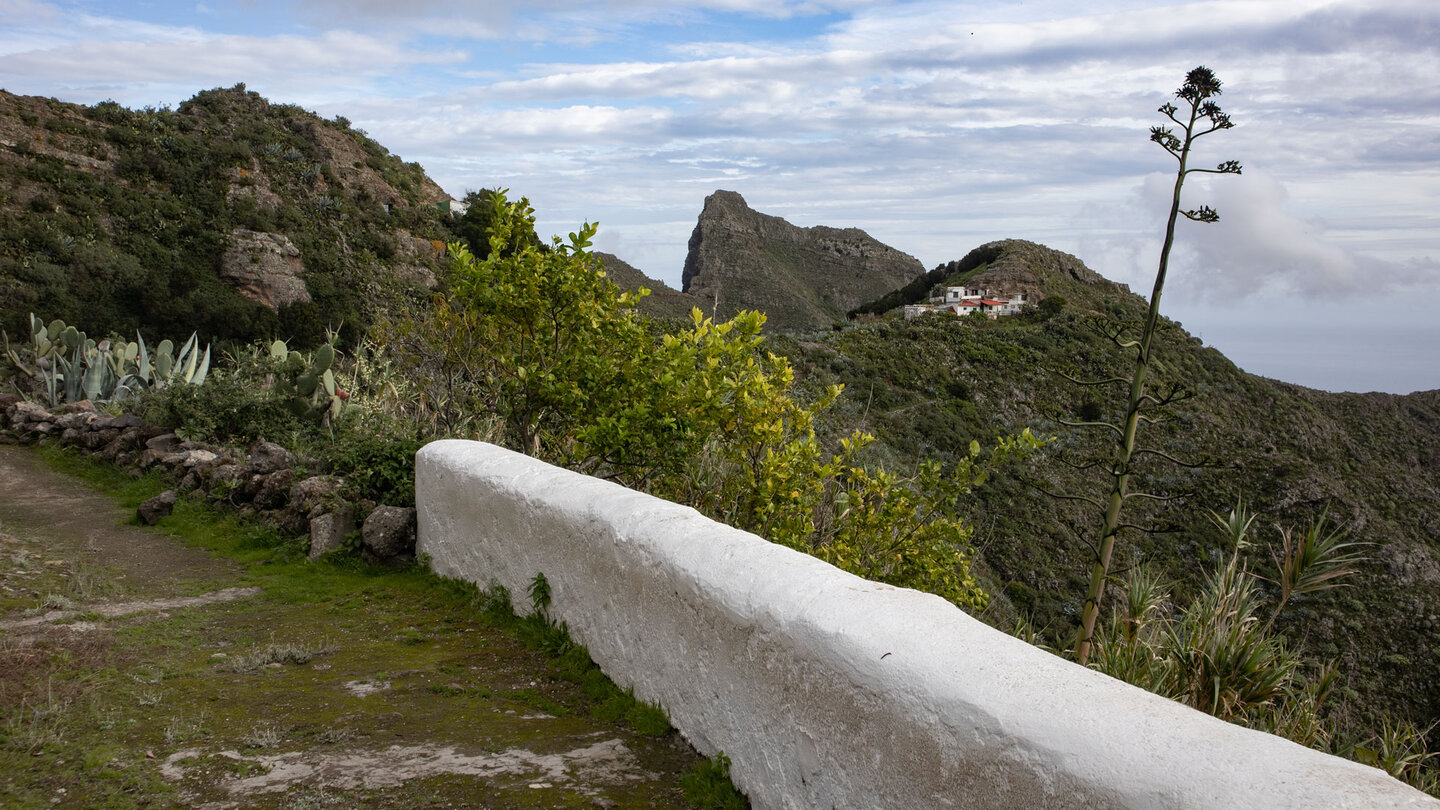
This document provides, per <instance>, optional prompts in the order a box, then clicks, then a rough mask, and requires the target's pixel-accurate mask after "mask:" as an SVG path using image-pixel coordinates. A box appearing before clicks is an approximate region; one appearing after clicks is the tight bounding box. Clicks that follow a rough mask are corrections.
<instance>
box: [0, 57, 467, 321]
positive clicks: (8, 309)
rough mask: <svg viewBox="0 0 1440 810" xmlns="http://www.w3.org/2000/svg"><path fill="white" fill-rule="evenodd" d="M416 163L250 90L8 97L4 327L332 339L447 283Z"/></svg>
mask: <svg viewBox="0 0 1440 810" xmlns="http://www.w3.org/2000/svg"><path fill="white" fill-rule="evenodd" d="M449 199H450V197H449V195H447V194H446V193H445V192H444V190H442V189H441V188H440V186H438V185H437V184H436V183H435V182H434V181H433V180H431V179H430V178H428V177H426V176H425V173H424V171H423V170H422V169H421V168H420V166H419V165H417V164H414V163H405V162H403V161H401V160H400V159H399V158H397V157H396V156H394V155H392V154H390V153H389V151H388V150H386V149H385V148H384V147H382V146H381V145H380V144H378V143H376V142H375V141H374V140H372V139H371V138H369V137H368V136H366V135H365V134H364V133H363V132H361V131H359V130H356V129H353V128H351V126H350V123H349V122H348V121H346V120H345V119H343V118H338V117H337V118H336V119H334V120H329V121H327V120H324V119H322V118H320V117H318V116H317V115H315V114H314V113H312V112H309V111H307V110H304V109H302V108H300V107H296V106H294V105H289V104H276V103H272V102H270V101H267V100H266V99H264V98H262V97H261V96H260V95H259V94H257V93H253V92H249V91H247V90H246V89H245V87H244V85H236V86H235V87H232V88H225V89H215V90H207V91H204V92H201V93H198V94H197V95H195V97H193V98H191V99H189V100H188V101H185V102H183V103H181V104H180V105H179V106H178V107H176V108H175V109H173V110H172V109H168V108H162V109H146V110H129V109H126V108H124V107H121V106H120V105H119V104H116V103H114V102H102V103H100V104H96V105H93V106H88V107H86V106H81V105H76V104H66V103H63V102H60V101H57V100H55V99H49V98H39V97H32V96H18V95H14V94H11V93H7V92H4V91H0V326H3V327H4V328H5V329H6V330H7V331H9V332H10V333H11V334H12V335H13V334H15V333H17V332H21V331H22V330H23V329H24V328H25V325H26V324H28V316H29V313H31V312H34V313H35V314H37V315H39V316H40V317H42V318H45V319H50V318H56V317H58V318H62V319H64V320H65V321H67V322H69V323H75V324H77V325H78V326H79V327H80V328H82V329H86V330H88V331H89V332H90V333H91V334H105V333H108V332H120V333H126V334H128V333H133V332H134V331H135V330H136V329H137V328H138V327H141V326H144V327H145V329H146V330H147V334H156V333H159V334H163V335H178V334H185V333H189V332H190V331H191V330H194V329H198V330H199V332H200V333H201V335H202V336H203V337H208V338H219V339H233V340H250V339H253V338H257V337H262V336H281V337H286V338H289V339H291V340H292V341H294V342H297V344H298V345H305V344H313V343H315V342H316V341H318V340H319V339H320V338H321V336H322V334H323V331H324V329H325V327H327V326H340V327H341V328H342V330H345V331H349V332H350V333H351V334H352V335H353V334H358V331H359V330H360V329H363V327H364V326H365V325H366V324H367V323H368V322H369V321H371V320H373V318H375V317H376V316H377V315H379V314H380V313H382V312H384V311H385V310H386V308H387V307H389V306H390V305H392V304H394V303H397V302H400V301H403V300H406V299H414V298H415V297H418V296H423V295H424V294H425V293H426V291H427V290H428V288H430V287H432V286H433V285H434V284H435V283H436V274H437V272H439V271H440V270H441V266H442V261H443V246H444V242H445V241H446V240H449V239H453V238H454V235H453V230H452V228H451V227H450V222H449V218H448V216H447V214H446V213H445V212H444V211H442V210H441V208H440V206H441V205H442V204H444V203H446V202H447V201H448V200H449Z"/></svg>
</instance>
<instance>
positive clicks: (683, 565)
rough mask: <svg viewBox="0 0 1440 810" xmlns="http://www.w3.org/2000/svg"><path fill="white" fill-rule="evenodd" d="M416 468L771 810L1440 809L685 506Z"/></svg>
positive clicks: (492, 556)
mask: <svg viewBox="0 0 1440 810" xmlns="http://www.w3.org/2000/svg"><path fill="white" fill-rule="evenodd" d="M415 478H416V480H415V490H416V501H417V505H418V506H419V532H420V534H419V551H420V552H421V553H423V554H427V555H429V557H430V560H431V565H432V566H433V568H434V569H435V570H436V571H437V572H438V573H440V574H443V575H446V576H451V577H458V578H462V579H466V580H469V581H472V582H475V583H477V584H478V585H480V586H482V587H484V586H487V585H489V584H492V583H498V584H501V585H504V586H505V587H506V588H508V589H509V590H510V593H511V595H512V598H513V599H514V600H515V603H516V605H515V606H516V609H517V610H519V611H521V612H524V611H527V610H528V609H529V604H528V600H527V597H526V590H527V588H528V587H529V585H530V583H531V581H532V580H533V578H534V577H535V575H536V574H537V573H543V574H544V575H545V577H546V578H547V579H548V580H549V582H550V586H551V591H552V599H553V602H552V605H551V608H550V610H551V613H552V615H553V616H555V617H556V618H558V619H560V620H563V621H565V622H566V623H567V624H568V625H569V627H570V632H571V634H572V636H573V637H574V638H575V639H576V640H578V641H579V642H581V643H583V644H585V645H586V646H587V647H589V649H590V654H591V655H592V657H594V659H595V661H596V663H598V664H599V665H600V666H601V667H602V668H603V669H604V670H605V672H606V673H608V674H609V675H610V676H611V677H612V678H614V679H615V680H616V681H617V682H619V683H620V684H622V685H633V686H634V688H635V694H636V695H637V696H638V697H641V698H643V699H645V700H650V701H657V702H659V703H660V704H661V705H663V706H664V707H665V709H666V710H667V711H668V712H669V713H670V718H671V722H672V723H673V724H674V725H675V727H676V728H677V729H679V730H680V732H681V733H682V734H684V735H685V737H686V738H687V739H689V740H690V741H691V743H693V744H694V745H695V747H696V748H698V749H699V750H700V751H702V752H705V753H707V754H713V753H714V752H716V751H720V750H723V751H724V752H725V753H726V754H727V755H728V756H729V757H730V759H731V762H732V771H731V773H732V778H733V779H734V781H735V784H736V785H737V786H738V787H739V788H740V789H741V790H743V791H745V793H746V794H748V795H749V796H750V799H751V801H752V802H753V803H754V805H755V806H756V807H757V808H772V807H774V808H781V807H783V808H810V807H814V808H882V807H893V808H905V809H906V810H915V808H928V807H1004V808H1008V807H1036V808H1039V807H1046V808H1048V807H1084V808H1106V807H1136V808H1152V807H1196V808H1201V807H1204V808H1236V807H1255V808H1277V807H1305V808H1321V807H1356V808H1359V807H1364V808H1376V807H1412V806H1413V807H1420V806H1428V807H1436V806H1440V803H1437V802H1435V801H1434V800H1432V799H1430V798H1429V797H1427V796H1425V795H1424V794H1422V793H1420V792H1418V791H1415V790H1413V789H1411V788H1409V787H1407V786H1405V785H1403V784H1401V783H1400V782H1397V781H1395V780H1393V779H1391V778H1389V777H1388V776H1386V775H1385V774H1383V773H1381V772H1380V771H1378V770H1375V769H1372V768H1367V767H1364V766H1361V765H1358V764H1355V763H1353V762H1349V761H1346V760H1342V759H1339V758H1336V757H1331V756H1328V755H1325V754H1321V753H1319V752H1316V751H1311V750H1309V749H1306V748H1303V747H1301V746H1298V745H1295V744H1294V743H1291V742H1289V741H1287V740H1283V739H1280V738H1278V737H1273V736H1270V735H1267V734H1261V733H1259V732H1254V731H1249V730H1247V729H1243V728H1240V727H1238V726H1234V725H1230V724H1228V723H1224V722H1222V721H1219V720H1216V719H1214V718H1212V717H1209V716H1207V715H1204V714H1201V713H1200V712H1196V711H1192V710H1190V709H1187V708H1185V707H1183V706H1181V705H1179V704H1176V703H1173V702H1171V701H1168V700H1165V699H1163V698H1160V697H1157V696H1155V695H1152V694H1150V693H1148V692H1145V691H1143V690H1141V689H1137V688H1135V687H1131V686H1129V685H1127V684H1124V683H1121V682H1119V681H1115V680H1113V679H1111V678H1108V677H1105V676H1103V675H1100V674H1098V673H1096V672H1092V671H1090V670H1087V669H1084V668H1082V667H1079V666H1076V665H1074V664H1071V663H1069V662H1067V661H1064V660H1062V659H1060V658H1057V657H1055V656H1053V655H1050V654H1048V653H1045V652H1042V651H1041V650H1038V649H1035V648H1033V647H1031V646H1029V645H1027V644H1025V643H1024V642H1021V641H1019V640H1017V639H1015V638H1013V637H1011V636H1009V635H1006V634H1004V633H1001V632H998V631H996V630H994V629H991V628H989V627H987V626H985V625H983V624H981V623H980V622H978V621H976V620H974V619H972V618H970V617H969V616H967V615H965V614H964V613H963V612H961V611H960V610H958V609H957V608H955V607H954V606H952V605H950V604H949V603H948V602H945V601H944V600H942V599H940V598H939V597H936V596H932V595H929V594H924V593H920V592H917V591H911V590H904V589H899V588H893V587H890V586H887V585H881V584H878V583H875V582H870V581H868V580H863V579H860V578H858V577H855V576H852V575H850V574H847V573H845V572H843V571H840V570H839V569H836V568H834V567H832V566H830V565H828V564H826V563H823V562H820V561H819V560H816V559H814V558H812V557H809V556H806V555H804V554H800V553H798V552H795V551H791V550H790V549H787V548H783V547H781V546H778V545H774V544H772V543H769V542H766V541H765V540H762V539H761V538H759V537H756V536H754V535H751V534H748V533H746V532H742V531H739V530H736V529H732V528H730V527H727V526H724V525H721V524H718V523H715V522H713V521H711V520H708V519H706V518H704V517H702V516H701V515H700V514H699V513H698V512H696V511H694V510H693V509H689V508H687V507H682V506H678V505H676V504H673V503H669V502H667V501H663V500H660V499H657V498H653V497H651V496H648V495H644V494H642V493H638V492H634V491H632V490H628V489H625V488H623V487H620V486H616V485H614V484H611V483H607V482H604V481H600V480H597V479H593V478H589V477H586V476H582V475H579V474H576V473H573V472H570V471H567V470H563V469H560V468H557V467H553V466H550V465H548V464H544V463H542V462H539V461H536V460H534V459H531V458H528V457H526V456H523V455H519V454H517V453H512V452H510V451H508V450H504V449H502V448H499V447H495V446H493V445H487V444H482V443H479V442H465V441H442V442H435V443H433V444H430V445H428V446H426V447H425V448H423V449H422V450H421V451H420V454H419V456H418V457H417V460H416V476H415Z"/></svg>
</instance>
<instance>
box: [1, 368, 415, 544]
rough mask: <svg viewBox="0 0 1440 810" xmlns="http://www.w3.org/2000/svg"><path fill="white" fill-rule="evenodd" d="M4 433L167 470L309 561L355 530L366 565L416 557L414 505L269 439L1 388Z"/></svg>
mask: <svg viewBox="0 0 1440 810" xmlns="http://www.w3.org/2000/svg"><path fill="white" fill-rule="evenodd" d="M0 431H3V432H5V433H8V434H9V435H11V436H13V437H15V438H16V439H17V440H19V441H20V442H22V443H34V442H42V441H53V442H57V443H59V444H61V445H65V446H69V447H73V448H75V449H76V450H78V451H81V452H85V453H88V454H89V455H90V456H91V457H92V458H95V459H97V460H100V461H108V462H111V463H113V464H116V465H117V466H120V467H125V468H128V469H131V470H134V471H136V472H137V474H138V473H140V472H144V471H149V470H159V471H163V473H164V474H166V475H167V476H168V477H169V478H171V479H172V480H173V481H175V488H176V490H179V491H181V492H186V493H190V494H191V496H192V497H203V498H205V499H206V500H207V501H208V502H210V503H211V504H213V505H215V506H223V507H228V508H232V509H235V510H236V511H238V512H240V513H241V514H243V515H247V516H250V517H255V518H257V519H260V520H264V521H266V522H267V523H270V524H272V525H274V526H276V527H277V528H278V529H280V531H281V532H282V533H285V534H289V535H308V537H309V546H308V548H309V555H310V558H311V559H318V558H319V557H321V556H323V555H325V554H327V553H329V552H332V551H336V550H342V546H343V545H344V543H345V539H346V536H347V535H351V534H352V533H356V532H358V533H359V534H360V538H359V539H360V549H359V550H360V553H361V556H362V557H363V558H364V559H365V560H366V561H367V562H374V563H386V564H390V563H398V564H403V563H407V562H410V561H412V560H413V559H414V557H415V554H414V552H415V510H414V508H412V507H398V506H386V505H384V504H380V505H376V504H374V503H370V502H367V501H359V502H356V501H354V500H351V499H350V498H348V497H347V487H346V486H345V480H344V479H343V478H340V477H338V476H335V475H329V474H326V471H325V470H322V469H320V465H318V464H317V463H316V462H315V461H313V460H311V459H304V458H297V457H296V456H295V455H294V454H293V453H291V452H290V451H288V450H286V449H285V448H284V447H281V446H280V445H278V444H275V443H274V442H267V441H258V442H255V443H254V444H252V445H250V447H248V448H245V449H243V450H242V449H240V448H236V447H222V446H218V445H212V444H207V443H205V442H195V441H186V440H184V439H182V438H181V437H179V436H177V435H176V434H175V433H173V432H172V431H170V430H169V429H168V428H165V427H161V426H158V425H151V424H147V423H146V422H145V420H144V419H141V418H140V417H138V416H136V415H134V414H129V413H126V414H119V415H114V414H108V413H101V412H100V411H98V410H96V408H95V406H94V404H93V403H91V402H90V401H89V400H82V401H80V402H74V403H67V404H64V405H60V406H58V407H56V408H53V409H46V408H44V407H42V406H40V405H37V404H35V403H33V402H28V401H25V400H23V399H21V398H20V397H18V396H15V395H13V394H0ZM176 499H177V493H176V492H175V491H167V492H166V493H164V494H163V495H161V496H157V497H156V498H153V499H151V500H150V501H146V502H145V503H144V504H141V506H140V510H139V515H140V519H141V520H142V521H143V522H145V523H146V524H147V525H154V524H155V523H156V522H157V521H159V520H161V519H163V518H164V517H165V516H166V515H169V514H170V510H171V509H173V508H174V506H175V502H176Z"/></svg>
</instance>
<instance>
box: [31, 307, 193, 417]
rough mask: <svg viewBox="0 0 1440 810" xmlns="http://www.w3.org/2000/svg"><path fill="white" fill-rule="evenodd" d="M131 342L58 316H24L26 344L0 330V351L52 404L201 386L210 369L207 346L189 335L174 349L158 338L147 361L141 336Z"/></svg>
mask: <svg viewBox="0 0 1440 810" xmlns="http://www.w3.org/2000/svg"><path fill="white" fill-rule="evenodd" d="M135 337H136V340H135V342H133V343H132V342H129V341H125V340H119V339H116V340H111V339H106V340H102V341H100V342H98V343H97V342H96V341H94V340H92V339H90V338H89V337H87V336H86V334H85V333H84V332H81V331H80V330H78V329H76V328H75V327H74V326H69V325H66V323H65V322H64V321H62V320H60V319H58V318H57V319H55V320H53V321H51V322H50V323H49V324H46V323H45V322H44V321H42V320H40V319H39V318H37V317H35V315H34V314H31V316H30V345H29V346H28V347H25V346H21V347H17V346H12V345H11V344H10V338H9V335H3V339H4V347H5V355H6V357H7V358H8V359H9V360H10V363H11V365H12V366H14V367H15V368H16V369H17V370H18V371H19V372H20V373H21V374H22V375H24V376H26V377H29V378H30V379H31V380H32V381H33V382H34V384H35V385H36V386H38V387H39V388H40V389H41V391H42V392H43V393H44V395H45V399H46V401H47V402H48V404H49V405H50V407H54V406H56V405H59V404H60V403H62V402H78V401H79V400H82V399H88V400H91V401H92V402H107V401H112V400H114V401H118V400H124V399H128V398H131V397H134V396H136V395H138V394H139V393H140V392H142V391H145V390H147V389H150V388H164V387H165V386H167V385H171V384H175V383H186V384H190V385H201V384H203V383H204V382H205V377H206V375H207V374H208V373H209V369H210V347H209V346H206V347H205V349H204V351H203V352H201V351H200V348H199V338H198V336H197V335H195V334H193V333H192V334H191V335H190V339H189V340H188V341H186V342H185V345H184V346H183V347H182V348H181V349H180V353H179V355H176V354H175V352H174V344H172V343H171V342H170V341H168V340H165V341H161V343H160V346H159V347H158V348H157V350H156V353H155V356H154V359H153V361H152V359H151V356H150V352H149V350H148V348H147V347H146V345H145V338H144V337H142V336H141V335H140V334H139V333H138V332H137V333H136V335H135Z"/></svg>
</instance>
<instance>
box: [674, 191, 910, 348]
mask: <svg viewBox="0 0 1440 810" xmlns="http://www.w3.org/2000/svg"><path fill="white" fill-rule="evenodd" d="M924 269H925V268H924V266H923V265H921V264H920V262H919V260H917V259H915V258H914V257H913V256H910V255H908V254H905V253H903V252H901V251H899V250H896V249H895V248H892V247H890V246H888V245H885V244H883V243H882V242H879V241H878V240H876V239H874V238H872V237H871V236H870V235H869V234H867V233H865V232H864V231H862V230H860V229H859V228H830V227H826V226H816V227H812V228H801V227H798V226H795V225H792V224H790V223H789V222H786V221H785V220H784V219H781V218H780V217H776V216H771V215H769V214H762V213H760V212H758V211H755V210H753V209H751V208H750V206H749V205H748V204H746V202H745V199H744V197H742V196H740V194H738V193H736V192H734V191H726V190H723V189H722V190H717V191H716V192H714V193H713V194H711V195H709V196H708V197H706V198H705V205H704V208H703V210H702V211H701V212H700V216H699V218H698V219H697V221H696V223H695V229H694V230H693V231H692V232H691V235H690V241H689V249H688V252H687V254H686V257H685V268H684V271H683V273H682V274H681V290H682V291H683V292H685V293H688V294H690V295H692V296H694V297H695V298H696V299H698V300H699V301H701V302H702V303H701V309H702V310H704V311H706V312H707V313H708V312H711V311H714V312H715V313H716V314H717V315H718V316H719V317H730V316H733V315H734V314H735V313H736V312H739V311H741V310H747V309H749V310H760V311H762V312H764V313H765V314H766V316H767V328H769V329H770V330H772V331H793V330H805V329H820V328H828V327H830V326H831V325H832V324H834V323H836V322H839V321H842V320H844V317H845V312H846V311H847V310H849V309H850V308H852V307H854V306H857V305H858V304H860V303H861V302H863V301H867V300H870V299H871V298H874V297H876V296H879V295H883V294H884V293H886V292H889V291H891V290H893V289H895V288H897V287H900V286H902V285H904V284H905V283H907V282H909V281H910V280H911V279H913V278H915V277H916V276H919V275H921V274H923V272H924Z"/></svg>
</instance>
